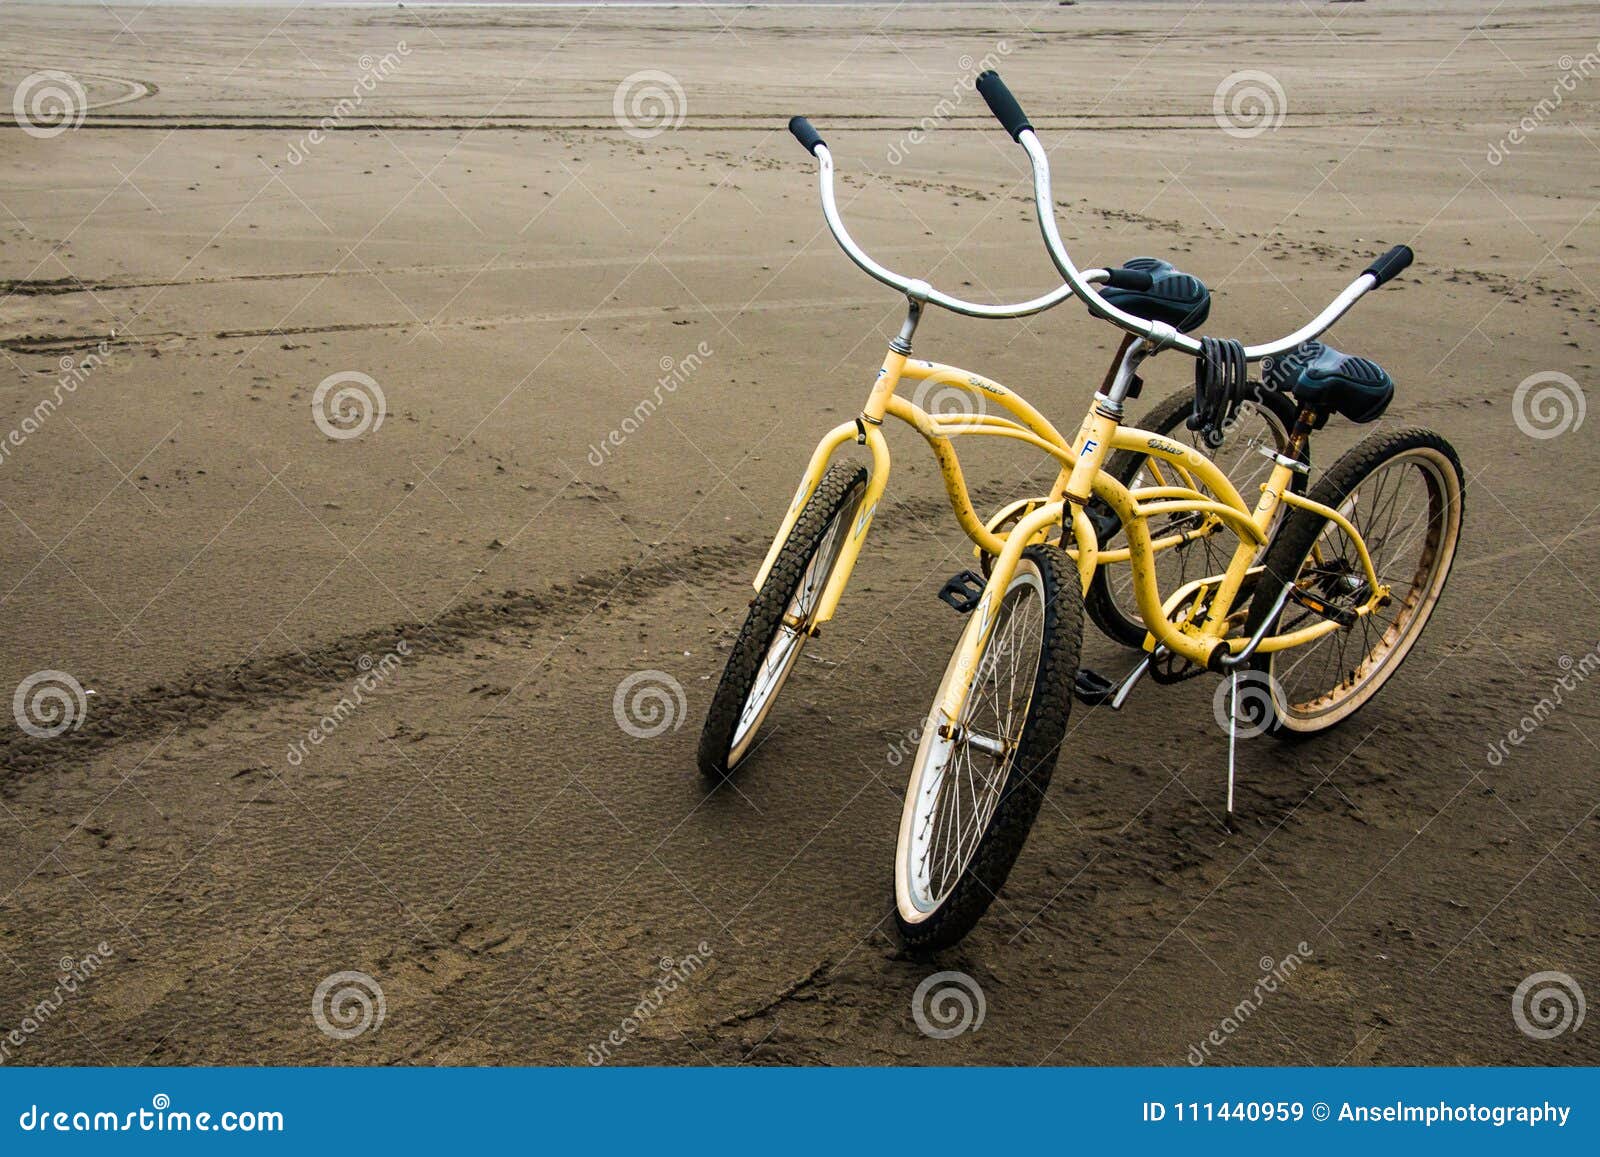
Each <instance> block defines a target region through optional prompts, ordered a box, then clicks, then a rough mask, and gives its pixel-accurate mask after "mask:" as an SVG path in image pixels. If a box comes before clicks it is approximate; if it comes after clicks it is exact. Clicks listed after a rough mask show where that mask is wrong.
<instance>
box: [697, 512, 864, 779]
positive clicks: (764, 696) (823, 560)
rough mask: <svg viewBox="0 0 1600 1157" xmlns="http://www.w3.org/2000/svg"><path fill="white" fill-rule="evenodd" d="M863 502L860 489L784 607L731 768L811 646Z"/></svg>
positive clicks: (747, 705) (738, 732)
mask: <svg viewBox="0 0 1600 1157" xmlns="http://www.w3.org/2000/svg"><path fill="white" fill-rule="evenodd" d="M863 493H864V491H863ZM860 505H861V494H860V493H858V494H857V495H856V496H855V498H853V499H852V500H851V501H849V502H847V503H845V505H843V506H841V507H840V508H839V511H838V513H836V514H835V515H834V516H833V520H832V521H831V522H829V524H828V529H827V530H826V531H824V532H823V535H822V538H821V539H820V540H819V541H818V543H817V549H816V550H814V551H812V553H811V559H810V561H808V562H807V563H806V569H805V571H804V573H802V574H801V576H800V582H799V585H798V586H796V587H795V592H794V594H793V595H791V596H790V598H789V604H788V606H786V607H785V608H784V611H783V621H782V622H781V623H779V624H778V630H777V633H776V634H774V635H773V636H772V641H771V642H769V643H768V644H767V652H766V654H765V655H763V656H762V658H761V666H760V667H758V668H756V674H755V679H754V681H753V682H752V683H751V686H750V694H749V696H748V697H746V699H745V701H744V706H743V707H742V708H741V709H740V711H739V722H738V724H737V726H735V727H734V730H733V743H732V744H731V745H730V747H729V750H728V764H729V766H730V767H731V766H732V765H734V764H736V763H738V762H739V761H740V760H741V759H743V758H744V757H745V755H746V753H747V752H748V751H749V750H750V747H751V746H752V744H753V743H754V741H755V737H756V735H757V733H758V732H760V730H761V724H762V723H763V722H764V721H765V720H766V718H767V713H768V712H769V711H771V710H772V705H773V703H774V702H775V701H776V700H777V698H778V692H779V691H781V690H783V685H784V683H785V681H787V680H788V678H789V672H791V671H792V670H794V664H795V660H797V659H798V658H799V657H800V648H801V647H803V646H805V641H806V638H807V636H808V635H809V634H810V633H811V629H812V626H813V623H812V618H813V616H814V615H815V613H816V609H817V603H818V602H819V601H821V599H822V592H823V590H824V589H826V587H827V585H828V579H829V577H830V576H831V575H832V574H833V568H834V566H835V565H836V564H837V563H838V561H839V555H840V553H841V552H842V551H843V550H844V543H845V532H846V528H847V527H849V526H850V524H851V523H852V522H853V521H854V519H855V513H856V509H857V508H858V507H859V506H860Z"/></svg>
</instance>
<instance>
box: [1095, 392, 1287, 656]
mask: <svg viewBox="0 0 1600 1157" xmlns="http://www.w3.org/2000/svg"><path fill="white" fill-rule="evenodd" d="M1193 413H1194V391H1192V390H1185V391H1183V392H1182V393H1179V394H1174V395H1173V396H1172V397H1170V398H1168V399H1167V400H1166V401H1164V402H1162V403H1161V404H1160V405H1159V406H1157V407H1156V408H1155V409H1154V410H1153V411H1151V413H1150V414H1148V415H1147V416H1146V417H1145V419H1144V421H1143V422H1141V423H1139V429H1141V430H1148V431H1150V432H1151V433H1152V434H1160V435H1161V436H1162V437H1164V438H1167V439H1168V440H1170V441H1173V442H1177V443H1178V444H1179V445H1183V446H1193V447H1194V448H1195V449H1196V450H1197V451H1198V452H1200V453H1202V454H1204V455H1205V456H1206V457H1208V458H1210V459H1211V460H1212V461H1213V462H1215V463H1216V464H1217V467H1218V468H1219V469H1220V470H1221V471H1222V472H1223V474H1225V475H1227V477H1228V480H1229V481H1230V482H1232V483H1233V484H1234V486H1235V487H1236V488H1237V489H1238V491H1239V493H1240V495H1242V496H1243V497H1244V500H1245V502H1246V503H1253V502H1254V491H1255V490H1256V489H1257V487H1258V486H1259V484H1260V483H1262V482H1265V481H1266V479H1267V475H1268V474H1269V473H1271V471H1272V460H1271V459H1269V458H1267V457H1266V456H1265V455H1263V454H1262V453H1261V452H1260V451H1261V449H1262V448H1263V447H1265V448H1267V449H1270V450H1273V451H1275V452H1279V453H1281V452H1282V451H1283V450H1284V448H1285V447H1287V446H1288V444H1289V431H1290V430H1291V429H1293V427H1294V420H1295V404H1294V401H1293V400H1292V399H1291V398H1289V397H1287V396H1286V395H1284V394H1282V393H1279V392H1278V391H1277V390H1269V389H1266V388H1264V387H1261V386H1257V387H1256V393H1255V396H1254V397H1252V398H1251V399H1250V400H1248V401H1246V402H1244V404H1243V405H1241V406H1240V407H1239V415H1238V417H1237V418H1236V419H1235V420H1234V422H1233V424H1232V425H1231V426H1229V428H1228V430H1227V431H1226V434H1225V436H1224V439H1223V442H1222V445H1221V446H1219V447H1212V446H1209V445H1207V444H1206V441H1205V436H1204V435H1203V434H1202V433H1201V432H1200V431H1198V430H1190V429H1189V428H1188V427H1187V425H1186V423H1187V422H1188V420H1189V416H1190V415H1191V414H1193ZM1105 470H1106V473H1108V474H1110V475H1111V476H1112V477H1113V478H1115V479H1116V480H1117V481H1118V482H1120V483H1122V484H1123V485H1124V486H1127V487H1129V488H1130V489H1132V488H1135V487H1139V486H1173V485H1179V484H1180V483H1181V482H1182V479H1181V478H1180V477H1179V476H1178V475H1177V472H1176V471H1175V470H1174V469H1173V467H1172V466H1171V464H1170V463H1166V462H1162V461H1159V460H1157V461H1152V460H1151V459H1150V458H1149V456H1148V455H1145V454H1138V453H1135V452H1133V451H1131V450H1118V451H1117V452H1116V453H1114V454H1112V455H1110V457H1108V458H1107V459H1106V465H1105ZM1305 484H1306V483H1305V475H1303V474H1298V473H1297V474H1295V476H1294V480H1293V482H1292V487H1293V489H1295V490H1297V491H1303V490H1304V489H1305ZM1090 512H1091V513H1092V514H1094V515H1095V516H1096V519H1097V522H1099V524H1100V527H1101V529H1102V530H1107V529H1108V528H1109V533H1108V535H1107V538H1106V540H1105V541H1103V542H1101V544H1100V549H1101V550H1112V549H1115V548H1117V547H1119V546H1126V545H1127V540H1126V538H1125V537H1124V536H1123V533H1122V526H1121V523H1119V522H1117V521H1116V516H1115V515H1114V514H1112V513H1111V511H1110V509H1109V508H1108V507H1106V506H1105V505H1104V504H1102V503H1099V502H1096V503H1095V504H1093V505H1092V506H1091V507H1090ZM1205 518H1206V516H1205V515H1203V514H1196V513H1189V514H1179V515H1174V516H1171V517H1168V518H1166V519H1163V520H1160V521H1152V522H1151V523H1150V537H1151V538H1152V539H1159V538H1161V537H1162V536H1163V535H1172V534H1178V533H1180V532H1182V531H1185V530H1192V529H1197V528H1199V527H1200V526H1202V525H1204V523H1205ZM1269 533H1270V531H1269ZM1238 544H1239V540H1238V538H1237V537H1236V536H1235V535H1233V534H1231V533H1228V532H1226V531H1223V530H1221V527H1220V524H1219V525H1218V527H1217V532H1216V533H1213V534H1209V535H1207V536H1205V537H1203V538H1195V539H1191V540H1189V541H1188V542H1186V543H1183V544H1182V545H1181V546H1174V547H1169V548H1168V549H1166V550H1163V551H1160V552H1158V553H1157V554H1156V556H1155V571H1156V588H1157V589H1158V590H1159V591H1160V592H1161V595H1162V597H1163V598H1165V597H1166V596H1167V595H1170V594H1172V593H1173V592H1174V591H1176V590H1177V589H1178V588H1179V587H1181V586H1182V585H1183V584H1184V583H1186V582H1189V581H1190V580H1191V579H1197V578H1203V577H1205V576H1206V575H1213V574H1220V573H1221V572H1222V571H1224V570H1226V569H1227V566H1228V563H1229V562H1231V561H1232V559H1233V552H1234V549H1235V548H1236V547H1237V546H1238ZM1084 609H1086V610H1087V611H1088V612H1089V617H1090V618H1091V619H1092V620H1094V624H1095V626H1097V627H1099V628H1100V630H1101V631H1102V632H1104V633H1105V634H1106V635H1107V636H1108V637H1109V638H1111V639H1113V640H1115V641H1116V642H1118V643H1121V644H1122V645H1123V646H1126V647H1141V646H1143V645H1144V636H1145V626H1144V619H1143V618H1142V617H1141V616H1140V614H1139V608H1138V606H1137V605H1136V604H1135V602H1134V598H1133V569H1132V568H1131V567H1130V566H1129V565H1128V564H1127V563H1125V562H1114V563H1108V564H1106V565H1105V566H1101V567H1097V568H1096V569H1095V572H1094V578H1093V580H1092V581H1091V582H1090V584H1089V590H1088V592H1087V593H1086V594H1085V595H1084Z"/></svg>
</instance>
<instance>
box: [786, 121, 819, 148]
mask: <svg viewBox="0 0 1600 1157" xmlns="http://www.w3.org/2000/svg"><path fill="white" fill-rule="evenodd" d="M789 131H790V132H791V133H793V134H794V139H795V140H797V141H799V142H800V143H801V144H802V145H804V146H805V147H806V152H808V153H810V154H811V155H812V156H813V157H814V156H816V155H817V146H818V145H820V144H822V143H823V141H822V134H821V133H819V132H817V130H816V129H814V128H812V127H811V122H810V121H808V120H806V118H805V117H790V118H789Z"/></svg>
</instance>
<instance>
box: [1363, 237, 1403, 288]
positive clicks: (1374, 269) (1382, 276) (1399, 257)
mask: <svg viewBox="0 0 1600 1157" xmlns="http://www.w3.org/2000/svg"><path fill="white" fill-rule="evenodd" d="M1415 256H1416V254H1414V253H1412V252H1411V246H1409V245H1396V246H1395V247H1394V248H1393V249H1391V250H1389V252H1387V253H1385V254H1384V255H1383V256H1382V257H1380V258H1378V259H1377V260H1376V261H1374V262H1373V263H1372V264H1371V265H1369V266H1367V267H1366V268H1365V269H1363V270H1362V272H1363V273H1370V274H1372V275H1373V276H1374V277H1376V278H1377V279H1378V281H1377V284H1376V285H1374V286H1373V287H1372V288H1373V289H1377V288H1378V286H1379V285H1382V284H1383V283H1384V282H1386V281H1391V280H1393V279H1394V278H1396V277H1398V276H1400V274H1401V273H1403V272H1405V268H1406V266H1408V265H1410V264H1411V259H1412V258H1413V257H1415Z"/></svg>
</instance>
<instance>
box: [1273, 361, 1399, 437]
mask: <svg viewBox="0 0 1600 1157" xmlns="http://www.w3.org/2000/svg"><path fill="white" fill-rule="evenodd" d="M1261 380H1262V382H1263V383H1264V384H1265V385H1267V386H1270V387H1271V388H1273V389H1275V390H1282V391H1284V392H1286V393H1291V394H1293V395H1294V397H1295V400H1296V401H1298V402H1299V403H1300V404H1301V405H1302V406H1309V407H1310V408H1312V409H1315V410H1321V411H1324V412H1329V411H1331V412H1333V413H1336V414H1341V415H1343V416H1344V417H1346V418H1349V419H1350V420H1351V421H1352V422H1371V421H1374V420H1375V419H1377V418H1378V417H1379V416H1381V415H1382V414H1383V412H1384V411H1385V410H1387V409H1388V408H1389V403H1390V402H1391V401H1393V400H1394V379H1393V378H1391V377H1390V376H1389V374H1388V372H1387V371H1386V370H1385V369H1384V368H1383V367H1382V366H1380V365H1379V364H1378V363H1377V362H1374V361H1370V360H1368V359H1367V358H1358V357H1356V356H1355V355H1353V354H1344V353H1340V352H1339V351H1338V350H1336V349H1334V348H1333V347H1332V346H1329V345H1324V344H1323V343H1322V342H1320V341H1308V342H1306V343H1304V344H1303V345H1299V346H1296V347H1295V348H1294V349H1293V350H1292V351H1290V352H1289V353H1286V354H1284V355H1283V356H1282V357H1277V358H1273V359H1271V364H1270V365H1264V366H1263V367H1262V373H1261Z"/></svg>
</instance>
